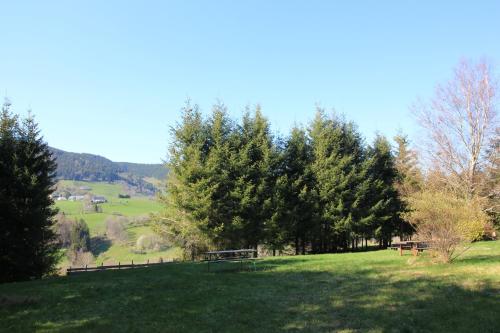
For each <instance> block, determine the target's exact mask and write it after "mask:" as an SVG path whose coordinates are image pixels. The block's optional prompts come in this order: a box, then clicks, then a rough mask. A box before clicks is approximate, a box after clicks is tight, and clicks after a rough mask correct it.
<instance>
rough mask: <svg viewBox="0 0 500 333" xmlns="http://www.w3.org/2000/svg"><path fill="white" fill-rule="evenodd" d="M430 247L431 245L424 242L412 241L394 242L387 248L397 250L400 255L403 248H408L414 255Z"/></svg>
mask: <svg viewBox="0 0 500 333" xmlns="http://www.w3.org/2000/svg"><path fill="white" fill-rule="evenodd" d="M431 248H432V247H431V246H430V245H429V244H428V243H426V242H414V241H408V242H402V243H394V244H392V245H391V246H389V249H391V250H399V255H400V256H402V255H403V250H409V251H411V252H412V254H413V255H414V256H417V255H418V254H419V253H421V252H423V251H426V250H429V249H431Z"/></svg>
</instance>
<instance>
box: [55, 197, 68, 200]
mask: <svg viewBox="0 0 500 333" xmlns="http://www.w3.org/2000/svg"><path fill="white" fill-rule="evenodd" d="M56 200H57V201H66V200H68V199H66V198H65V197H63V196H60V197H57V199H56Z"/></svg>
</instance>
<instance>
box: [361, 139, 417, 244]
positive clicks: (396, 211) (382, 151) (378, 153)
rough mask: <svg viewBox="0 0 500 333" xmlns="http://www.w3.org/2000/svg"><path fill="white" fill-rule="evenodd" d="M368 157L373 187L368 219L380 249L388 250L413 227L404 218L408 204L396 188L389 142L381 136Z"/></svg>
mask: <svg viewBox="0 0 500 333" xmlns="http://www.w3.org/2000/svg"><path fill="white" fill-rule="evenodd" d="M367 155H368V157H367V160H366V167H367V170H368V175H369V177H370V181H371V184H370V187H369V195H368V197H367V199H368V202H369V206H368V209H367V216H366V219H367V220H369V221H372V226H373V228H374V235H375V237H376V238H377V239H378V240H379V242H380V246H383V247H387V246H388V245H389V244H390V242H391V239H392V236H395V235H396V234H398V235H400V236H401V235H405V234H408V233H410V232H411V227H410V226H409V224H407V223H405V222H404V221H403V220H402V218H401V214H402V213H403V212H404V211H405V205H404V203H403V202H402V201H401V199H400V197H399V193H398V191H397V190H396V188H395V185H396V182H397V179H398V171H397V169H396V165H395V159H394V157H393V155H392V153H391V147H390V144H389V142H388V140H387V139H386V138H385V137H383V136H380V135H378V136H377V137H376V138H375V141H374V143H373V146H372V147H369V149H368V154H367Z"/></svg>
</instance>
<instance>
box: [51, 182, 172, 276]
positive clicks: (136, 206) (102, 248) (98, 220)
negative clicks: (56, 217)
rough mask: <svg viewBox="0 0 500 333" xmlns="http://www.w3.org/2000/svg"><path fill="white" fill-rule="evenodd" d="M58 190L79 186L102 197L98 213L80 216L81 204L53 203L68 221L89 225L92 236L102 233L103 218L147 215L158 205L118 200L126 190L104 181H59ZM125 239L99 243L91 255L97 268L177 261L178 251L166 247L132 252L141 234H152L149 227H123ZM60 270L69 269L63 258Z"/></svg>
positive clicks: (149, 201) (142, 198)
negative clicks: (93, 256) (83, 222)
mask: <svg viewBox="0 0 500 333" xmlns="http://www.w3.org/2000/svg"><path fill="white" fill-rule="evenodd" d="M58 187H59V188H67V189H79V188H80V187H87V188H90V191H91V193H92V194H94V195H103V196H105V197H106V199H107V200H108V202H107V203H104V204H102V205H100V206H101V207H102V213H84V212H83V203H82V201H56V207H57V208H59V210H60V211H61V212H64V213H65V214H66V215H67V216H68V217H69V218H76V219H83V220H85V222H86V223H87V225H88V226H89V230H90V234H91V236H92V237H95V236H100V235H103V234H104V233H105V231H106V223H105V222H106V219H107V218H108V217H110V216H116V215H121V216H125V217H128V218H131V217H137V216H144V215H146V216H147V215H149V214H150V213H154V212H158V211H159V210H160V209H161V205H160V204H159V203H158V201H157V200H156V198H154V197H146V196H134V197H132V198H130V199H120V198H118V194H120V193H125V192H126V189H125V188H123V185H122V184H118V183H105V182H82V181H69V180H62V181H59V184H58ZM127 233H128V235H129V238H128V240H127V242H125V243H121V244H113V243H111V242H101V243H100V244H99V246H97V250H95V251H93V252H94V255H95V257H96V258H95V259H96V260H95V264H98V265H100V264H101V263H102V262H104V263H106V264H112V263H118V262H122V263H130V262H131V261H132V260H134V262H138V263H140V262H146V261H147V260H148V259H149V260H152V261H157V260H159V258H163V259H165V260H168V259H173V258H178V257H179V256H180V255H181V253H180V250H179V249H178V248H170V249H167V250H164V251H155V252H147V253H135V252H134V251H133V248H134V244H135V242H136V240H137V238H138V237H139V236H141V235H150V234H152V233H153V231H152V230H151V228H150V227H149V226H133V227H128V228H127ZM60 266H61V268H65V267H67V266H69V263H68V261H67V260H65V259H63V260H62V261H61V263H60Z"/></svg>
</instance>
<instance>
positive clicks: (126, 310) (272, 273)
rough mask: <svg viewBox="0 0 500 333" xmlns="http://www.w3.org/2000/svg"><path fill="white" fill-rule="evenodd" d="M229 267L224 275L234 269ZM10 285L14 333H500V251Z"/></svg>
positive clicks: (498, 247)
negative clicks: (439, 260) (442, 260)
mask: <svg viewBox="0 0 500 333" xmlns="http://www.w3.org/2000/svg"><path fill="white" fill-rule="evenodd" d="M224 265H225V266H224ZM234 268H235V267H234V266H232V265H230V264H222V265H221V266H219V267H217V269H215V270H213V271H211V272H207V269H206V265H205V264H203V263H173V264H167V265H165V266H161V267H154V268H146V269H136V270H127V271H106V272H97V273H88V274H86V275H85V274H83V275H77V276H69V277H58V278H51V279H46V280H42V281H33V282H23V283H12V284H4V285H0V295H1V296H0V297H2V298H3V301H2V302H3V304H2V305H1V307H0V330H2V331H5V332H26V331H35V330H36V331H40V332H47V331H54V332H130V331H132V332H137V331H145V332H498V331H499V327H500V326H499V325H500V316H499V314H500V242H498V241H496V242H479V243H476V244H474V246H473V248H472V249H471V250H470V251H469V252H467V253H466V255H464V256H463V257H462V258H461V259H460V260H458V261H457V262H456V263H454V264H451V265H446V264H434V263H432V262H431V260H430V259H429V258H428V257H427V256H422V257H418V258H414V257H412V256H411V255H405V256H403V257H400V256H399V255H398V253H397V252H393V251H390V250H383V251H376V252H364V253H348V254H327V255H310V256H293V257H275V258H267V259H263V260H261V261H259V262H258V263H257V271H250V270H244V271H237V270H235V269H234Z"/></svg>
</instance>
